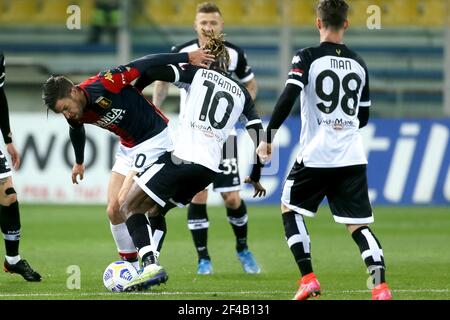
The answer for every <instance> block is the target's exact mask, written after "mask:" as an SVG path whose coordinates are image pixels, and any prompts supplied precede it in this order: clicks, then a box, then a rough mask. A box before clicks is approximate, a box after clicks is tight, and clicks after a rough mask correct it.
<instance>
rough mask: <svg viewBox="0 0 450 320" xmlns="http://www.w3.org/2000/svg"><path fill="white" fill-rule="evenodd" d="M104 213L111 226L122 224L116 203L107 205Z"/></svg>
mask: <svg viewBox="0 0 450 320" xmlns="http://www.w3.org/2000/svg"><path fill="white" fill-rule="evenodd" d="M106 213H107V214H108V218H109V221H111V222H112V223H113V224H118V223H122V222H123V221H122V216H121V214H120V206H119V203H118V202H117V201H113V202H110V203H108V206H107V208H106Z"/></svg>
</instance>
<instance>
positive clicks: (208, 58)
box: [188, 47, 214, 68]
mask: <svg viewBox="0 0 450 320" xmlns="http://www.w3.org/2000/svg"><path fill="white" fill-rule="evenodd" d="M188 55H189V63H190V64H192V65H194V66H198V67H202V68H209V66H210V65H211V63H213V62H214V56H213V55H212V54H209V50H205V49H203V47H202V48H198V49H197V50H195V51H191V52H189V53H188Z"/></svg>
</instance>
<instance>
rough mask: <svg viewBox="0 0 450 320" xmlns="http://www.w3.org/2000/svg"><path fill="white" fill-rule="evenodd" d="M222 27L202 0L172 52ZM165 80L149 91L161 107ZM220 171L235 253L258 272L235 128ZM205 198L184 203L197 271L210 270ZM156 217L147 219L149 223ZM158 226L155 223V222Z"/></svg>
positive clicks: (239, 67) (240, 70) (242, 78)
mask: <svg viewBox="0 0 450 320" xmlns="http://www.w3.org/2000/svg"><path fill="white" fill-rule="evenodd" d="M223 27H224V21H223V17H222V14H221V12H220V9H219V7H218V6H217V5H216V4H215V3H213V2H203V3H200V4H199V5H198V6H197V12H196V16H195V21H194V29H195V31H196V32H197V38H196V39H193V40H191V41H188V42H185V43H183V44H181V45H177V46H174V47H173V48H172V52H190V51H192V50H196V49H198V48H199V47H201V46H203V45H204V44H205V43H206V41H207V38H206V37H205V36H204V35H203V34H202V29H204V30H207V31H208V30H213V31H214V32H215V33H216V34H220V33H221V32H222V30H223ZM225 47H226V48H227V50H228V53H229V55H230V64H229V66H228V71H229V72H230V73H232V74H233V75H234V76H235V77H236V78H237V79H238V81H239V82H240V83H242V84H243V85H244V86H245V88H246V89H247V90H248V92H249V93H250V95H251V96H252V98H253V99H255V97H256V93H257V85H256V80H255V75H254V74H253V71H252V68H251V67H250V65H249V64H248V63H247V58H246V56H245V53H244V51H243V50H242V49H241V48H240V47H238V46H236V45H234V44H232V43H230V42H228V41H225ZM168 87H169V83H167V82H162V81H157V82H156V83H155V89H154V93H153V102H154V103H155V105H157V106H159V107H161V106H162V104H163V102H164V100H165V98H166V96H167V92H168ZM186 94H187V92H186V90H184V89H181V90H180V117H182V116H183V114H184V112H185V102H186V101H185V100H186ZM220 168H221V169H222V173H220V174H219V175H218V176H217V178H216V179H215V180H214V182H213V185H212V188H213V190H214V191H216V192H220V195H221V196H222V199H223V201H224V205H225V207H226V211H227V218H228V222H229V223H230V225H231V227H232V229H233V233H234V235H235V238H236V254H237V257H238V259H239V261H240V263H241V264H242V267H243V269H244V271H245V272H246V273H259V272H260V270H261V269H260V267H259V265H258V263H257V262H256V259H255V257H254V255H253V254H252V253H251V251H250V250H249V248H248V243H247V235H248V215H247V206H246V205H245V202H244V200H243V199H241V197H240V194H239V190H240V189H241V180H240V177H239V168H238V162H237V136H236V131H235V130H233V131H232V132H231V133H230V136H229V138H228V139H227V141H226V142H225V146H224V148H223V159H222V162H221V164H220ZM207 200H208V189H205V190H202V191H200V192H199V193H198V194H196V195H195V197H194V198H193V199H192V201H191V203H190V204H189V207H188V214H187V218H188V228H189V230H190V231H191V235H192V239H193V240H194V244H195V248H196V250H197V255H198V267H197V273H198V274H211V273H213V267H212V263H211V257H210V255H209V252H208V244H207V240H208V228H209V220H208V213H207V207H206V203H207ZM157 221H158V220H152V221H150V225H152V226H153V224H154V223H155V222H157ZM155 227H156V228H158V227H159V226H158V225H155Z"/></svg>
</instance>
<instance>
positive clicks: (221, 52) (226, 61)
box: [202, 29, 230, 72]
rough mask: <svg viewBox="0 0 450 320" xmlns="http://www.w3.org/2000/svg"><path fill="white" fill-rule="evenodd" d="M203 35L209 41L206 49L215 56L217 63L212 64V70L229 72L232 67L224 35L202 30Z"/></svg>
mask: <svg viewBox="0 0 450 320" xmlns="http://www.w3.org/2000/svg"><path fill="white" fill-rule="evenodd" d="M202 33H203V35H204V36H205V37H206V38H207V39H208V40H207V41H206V44H205V46H204V47H205V49H206V50H209V52H210V53H211V54H212V55H214V56H215V61H214V62H213V63H212V64H211V66H210V68H211V69H216V70H220V71H223V72H228V66H229V65H230V54H229V53H228V50H227V48H226V47H225V43H224V37H225V35H224V34H223V33H221V34H219V35H216V34H214V31H213V30H209V31H206V30H204V29H202Z"/></svg>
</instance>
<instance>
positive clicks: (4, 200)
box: [1, 187, 17, 207]
mask: <svg viewBox="0 0 450 320" xmlns="http://www.w3.org/2000/svg"><path fill="white" fill-rule="evenodd" d="M16 201H17V194H16V190H14V188H12V187H11V188H7V189H5V191H4V192H3V194H2V197H1V205H2V206H5V207H9V206H10V205H11V204H13V203H14V202H16Z"/></svg>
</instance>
